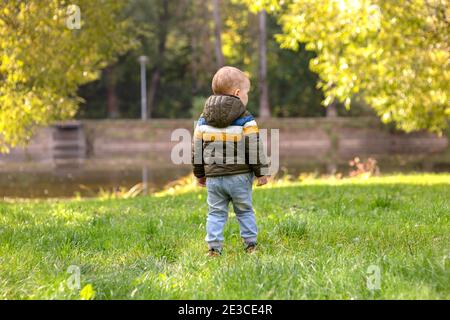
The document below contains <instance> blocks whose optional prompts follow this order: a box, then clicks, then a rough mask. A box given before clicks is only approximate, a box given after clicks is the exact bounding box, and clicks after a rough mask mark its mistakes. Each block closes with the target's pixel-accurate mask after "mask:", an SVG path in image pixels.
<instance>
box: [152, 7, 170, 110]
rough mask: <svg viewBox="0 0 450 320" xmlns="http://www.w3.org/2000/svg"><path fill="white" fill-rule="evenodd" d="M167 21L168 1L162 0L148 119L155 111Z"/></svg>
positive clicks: (164, 48) (164, 49)
mask: <svg viewBox="0 0 450 320" xmlns="http://www.w3.org/2000/svg"><path fill="white" fill-rule="evenodd" d="M168 21H169V0H162V12H161V14H160V16H159V32H158V33H159V34H158V54H157V57H156V60H155V66H154V68H153V71H152V77H151V80H150V87H149V89H148V91H147V92H148V94H147V96H148V110H147V113H148V114H147V115H148V118H149V119H150V118H151V117H152V112H153V111H154V110H155V109H156V102H157V101H156V94H157V92H158V88H159V84H160V80H161V73H162V69H163V68H162V64H163V61H164V54H165V51H166V41H167V33H168V28H169V26H168Z"/></svg>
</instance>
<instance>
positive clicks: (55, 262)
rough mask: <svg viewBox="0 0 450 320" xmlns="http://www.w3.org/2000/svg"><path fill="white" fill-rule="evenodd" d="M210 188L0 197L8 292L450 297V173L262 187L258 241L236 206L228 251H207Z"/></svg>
mask: <svg viewBox="0 0 450 320" xmlns="http://www.w3.org/2000/svg"><path fill="white" fill-rule="evenodd" d="M205 195H206V193H205V191H204V190H201V191H194V192H187V193H184V194H178V195H167V196H163V197H140V198H135V199H126V200H71V201H67V200H65V201H63V200H52V201H16V202H14V201H13V202H0V299H16V298H19V299H36V298H43V299H79V298H80V297H87V298H89V296H90V293H89V292H91V293H92V291H91V286H92V288H93V290H94V291H95V298H96V299H110V298H118V299H131V298H134V299H307V298H309V299H410V298H411V299H449V298H450V272H449V267H450V238H449V237H450V214H449V213H450V175H412V176H392V177H381V178H371V179H368V180H358V179H351V180H350V179H349V180H343V181H337V180H311V181H309V180H308V181H305V182H301V183H300V182H297V183H285V184H280V185H279V186H277V185H273V186H271V187H269V188H257V189H256V191H255V193H254V207H255V210H256V213H257V221H258V225H259V228H260V235H259V243H260V247H259V252H258V253H256V254H254V255H248V254H245V253H244V252H243V245H242V243H241V240H240V238H239V226H238V224H237V222H236V219H235V217H234V216H233V214H230V219H229V222H228V223H227V226H226V230H225V236H226V243H225V252H224V255H223V256H221V257H219V258H208V257H206V256H205V252H206V247H205V243H204V242H203V238H204V235H205V230H204V229H205V220H206V213H207V206H206V203H205ZM71 265H75V266H78V267H79V268H80V270H81V288H84V290H83V293H81V294H80V290H79V289H69V287H68V286H67V280H68V279H69V278H70V277H71V273H68V272H67V270H68V268H69V266H71ZM371 265H375V266H377V267H379V268H380V269H379V270H380V272H381V289H380V290H372V291H371V290H369V289H368V288H367V286H366V280H367V277H368V273H367V270H368V268H369V267H370V266H371ZM86 292H88V293H86Z"/></svg>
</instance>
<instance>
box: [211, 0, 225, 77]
mask: <svg viewBox="0 0 450 320" xmlns="http://www.w3.org/2000/svg"><path fill="white" fill-rule="evenodd" d="M213 15H214V25H215V31H214V33H215V39H216V42H215V48H216V63H217V69H220V68H221V67H223V66H224V64H225V58H224V57H223V52H222V20H221V19H220V5H219V0H213Z"/></svg>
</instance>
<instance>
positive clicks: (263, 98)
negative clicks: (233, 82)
mask: <svg viewBox="0 0 450 320" xmlns="http://www.w3.org/2000/svg"><path fill="white" fill-rule="evenodd" d="M258 20H259V32H258V34H259V48H258V53H259V54H258V56H259V57H258V58H259V59H258V65H259V67H258V87H259V110H260V111H259V116H260V117H261V118H269V117H270V107H269V89H268V87H267V45H266V42H267V32H266V28H267V26H266V10H264V9H263V10H260V11H259V12H258Z"/></svg>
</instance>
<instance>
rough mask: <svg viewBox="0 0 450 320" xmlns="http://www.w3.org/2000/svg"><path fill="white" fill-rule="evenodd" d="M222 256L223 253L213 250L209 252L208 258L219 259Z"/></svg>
mask: <svg viewBox="0 0 450 320" xmlns="http://www.w3.org/2000/svg"><path fill="white" fill-rule="evenodd" d="M221 254H222V251H221V250H219V249H215V248H211V249H209V250H208V257H218V256H220V255H221Z"/></svg>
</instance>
